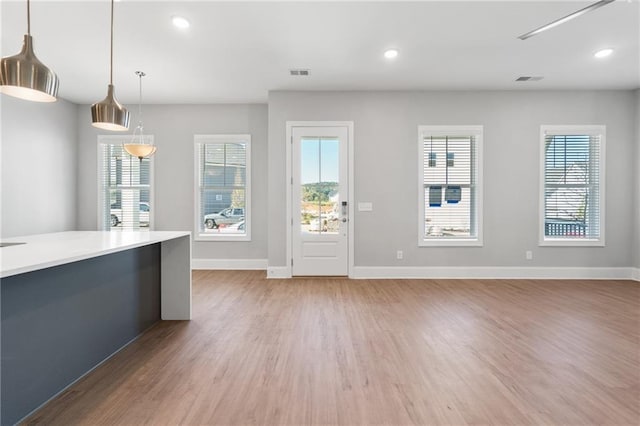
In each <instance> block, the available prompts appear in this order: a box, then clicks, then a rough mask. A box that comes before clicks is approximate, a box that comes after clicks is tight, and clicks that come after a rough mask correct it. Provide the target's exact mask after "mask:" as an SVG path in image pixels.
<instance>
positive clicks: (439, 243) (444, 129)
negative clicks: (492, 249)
mask: <svg viewBox="0 0 640 426" xmlns="http://www.w3.org/2000/svg"><path fill="white" fill-rule="evenodd" d="M452 134H469V135H473V136H474V137H475V138H476V158H477V169H478V170H477V174H476V176H477V181H476V221H477V227H478V233H477V237H475V238H456V239H448V238H429V239H426V238H424V233H425V229H424V226H425V220H424V215H425V208H424V205H425V199H424V172H425V171H424V161H423V159H424V152H423V139H424V137H425V136H426V135H429V136H450V135H452ZM483 134H484V126H481V125H474V126H455V125H454V126H418V171H419V173H418V200H419V205H418V246H419V247H482V246H483V221H482V212H483V207H482V205H483V203H482V200H483V177H482V175H483V172H482V169H483V164H484V163H483V157H482V155H483V153H482V151H483V148H482V139H483Z"/></svg>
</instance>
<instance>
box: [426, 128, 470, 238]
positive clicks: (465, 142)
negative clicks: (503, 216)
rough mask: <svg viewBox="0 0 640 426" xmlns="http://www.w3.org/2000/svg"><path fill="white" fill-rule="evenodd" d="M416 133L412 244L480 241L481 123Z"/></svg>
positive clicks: (427, 129) (429, 129) (428, 129)
mask: <svg viewBox="0 0 640 426" xmlns="http://www.w3.org/2000/svg"><path fill="white" fill-rule="evenodd" d="M418 132H419V135H420V137H419V141H418V145H419V151H420V155H419V159H420V160H419V170H420V183H419V198H418V199H419V203H420V207H419V232H420V237H419V239H418V245H420V246H433V245H459V246H464V245H468V246H480V245H482V195H481V194H482V191H481V190H482V170H481V165H482V132H483V128H482V126H420V127H419V128H418Z"/></svg>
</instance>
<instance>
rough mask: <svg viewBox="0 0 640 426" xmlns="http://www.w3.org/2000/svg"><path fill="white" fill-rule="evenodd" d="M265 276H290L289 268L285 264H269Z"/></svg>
mask: <svg viewBox="0 0 640 426" xmlns="http://www.w3.org/2000/svg"><path fill="white" fill-rule="evenodd" d="M267 278H291V269H289V268H288V267H286V266H269V267H268V268H267Z"/></svg>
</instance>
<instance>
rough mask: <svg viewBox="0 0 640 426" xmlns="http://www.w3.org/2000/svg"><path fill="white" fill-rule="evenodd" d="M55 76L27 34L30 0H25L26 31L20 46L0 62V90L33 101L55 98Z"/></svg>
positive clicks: (29, 22) (29, 34)
mask: <svg viewBox="0 0 640 426" xmlns="http://www.w3.org/2000/svg"><path fill="white" fill-rule="evenodd" d="M59 84H60V81H59V80H58V76H57V75H56V74H55V73H54V72H53V71H51V69H50V68H48V67H47V66H46V65H44V64H43V63H42V62H40V61H39V60H38V58H37V57H36V55H35V53H33V39H32V38H31V3H30V0H27V33H26V34H25V35H24V44H23V45H22V50H21V51H20V53H18V54H17V55H15V56H8V57H6V58H2V61H1V62H0V92H2V93H4V94H7V95H9V96H14V97H16V98H20V99H26V100H28V101H35V102H55V101H56V100H57V99H56V96H57V95H58V86H59Z"/></svg>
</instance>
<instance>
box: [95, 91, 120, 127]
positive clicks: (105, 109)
mask: <svg viewBox="0 0 640 426" xmlns="http://www.w3.org/2000/svg"><path fill="white" fill-rule="evenodd" d="M114 92H115V88H114V87H113V84H110V85H109V89H108V91H107V97H106V98H104V99H103V100H102V101H100V102H98V103H95V104H93V105H91V121H92V123H91V124H92V125H93V126H94V127H98V128H99V129H104V130H112V131H124V130H128V129H129V111H127V109H126V108H125V107H123V106H122V105H121V104H120V102H118V101H117V99H116V97H115V93H114Z"/></svg>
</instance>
